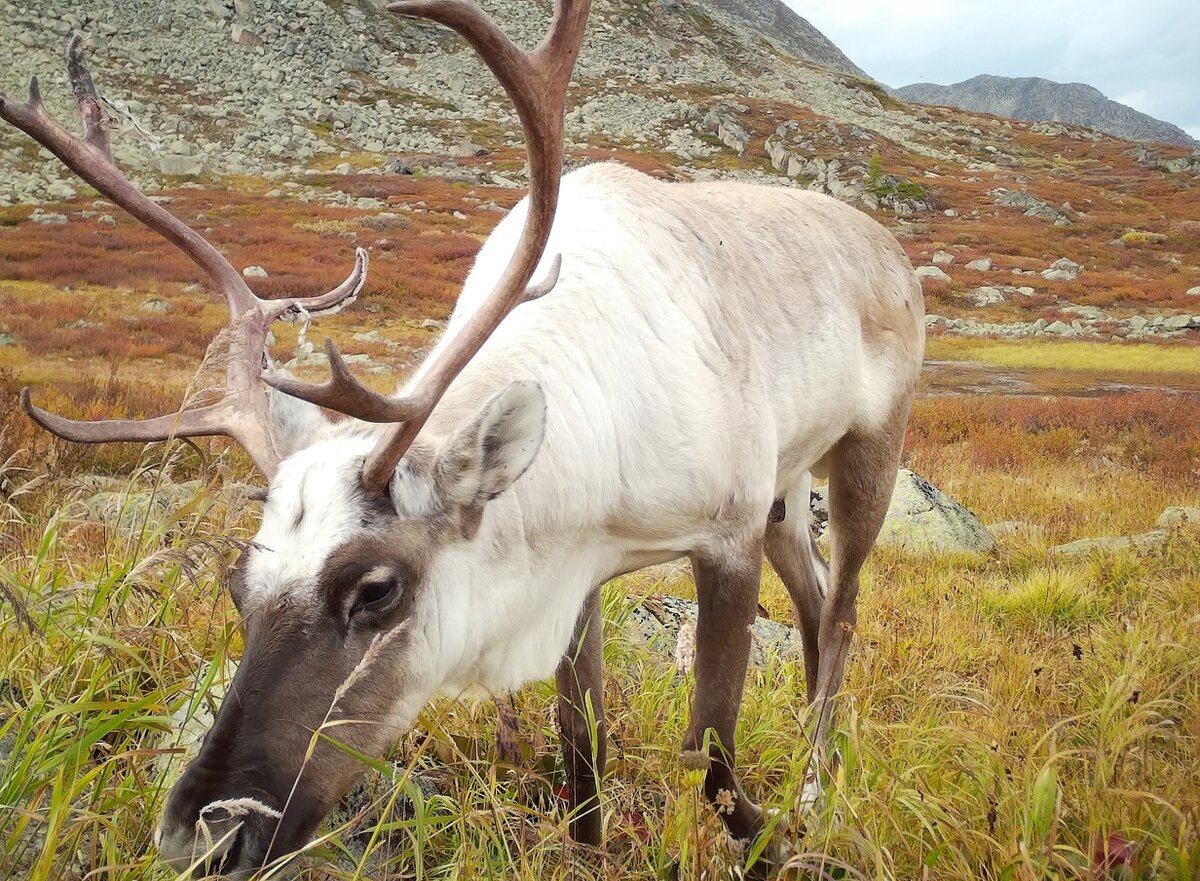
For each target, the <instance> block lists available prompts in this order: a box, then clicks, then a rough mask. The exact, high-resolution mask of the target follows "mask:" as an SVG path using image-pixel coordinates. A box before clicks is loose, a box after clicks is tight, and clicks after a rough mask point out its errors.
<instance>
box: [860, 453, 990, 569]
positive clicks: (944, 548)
mask: <svg viewBox="0 0 1200 881" xmlns="http://www.w3.org/2000/svg"><path fill="white" fill-rule="evenodd" d="M879 543H880V544H884V545H896V546H901V547H904V548H907V549H908V550H912V551H925V552H928V551H932V552H957V551H969V552H974V553H988V552H990V551H992V550H993V549H994V548H995V547H996V540H995V539H994V538H992V536H991V534H990V533H989V532H988V531H987V528H986V527H985V526H984V525H983V524H982V523H981V522H980V521H979V518H978V517H976V516H975V515H974V514H972V513H971V512H970V511H968V510H967V509H966V508H964V507H963V506H962V505H960V504H959V503H958V502H956V501H954V500H953V499H952V498H950V497H949V496H947V495H946V494H945V493H943V492H942V491H941V490H939V489H938V488H937V487H935V486H933V484H931V483H930V482H929V481H927V480H925V478H923V477H921V476H920V475H918V474H915V473H913V472H912V471H909V470H908V469H907V468H902V469H900V472H899V473H898V474H897V475H896V486H895V489H894V490H893V493H892V500H891V503H890V504H889V505H888V512H887V517H886V518H885V519H884V522H883V529H881V530H880V533H879Z"/></svg>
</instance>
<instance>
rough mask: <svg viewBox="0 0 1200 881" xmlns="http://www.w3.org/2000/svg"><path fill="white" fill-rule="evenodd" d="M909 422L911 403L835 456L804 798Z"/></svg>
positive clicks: (853, 437)
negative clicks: (826, 579)
mask: <svg viewBox="0 0 1200 881" xmlns="http://www.w3.org/2000/svg"><path fill="white" fill-rule="evenodd" d="M907 421H908V401H905V402H903V404H902V405H901V406H899V407H897V408H896V412H895V413H894V414H893V417H892V419H891V420H889V422H888V423H887V424H886V425H885V426H884V428H882V429H880V430H878V431H876V432H874V433H870V434H862V433H854V434H849V435H846V436H845V437H843V438H842V439H841V440H840V441H838V443H837V444H836V445H835V446H834V448H833V450H832V451H831V454H830V456H829V461H830V472H829V526H830V539H831V543H832V555H831V561H832V574H831V578H830V588H829V593H828V595H827V596H826V597H825V604H824V606H823V607H822V610H821V624H820V634H819V637H818V649H819V652H820V662H819V665H818V670H817V688H816V694H815V696H814V699H813V708H814V710H815V711H816V713H817V725H816V730H815V731H814V733H813V753H812V760H811V761H810V763H809V769H808V775H807V780H806V785H805V794H804V796H803V801H804V802H806V803H811V801H812V800H813V799H815V795H816V793H817V792H819V783H818V781H819V779H820V777H819V775H820V772H821V771H822V770H827V762H826V750H827V746H828V740H829V730H830V727H831V725H832V721H831V720H832V716H833V701H834V696H835V695H836V694H837V693H838V691H839V690H840V689H841V686H842V674H843V672H844V670H845V666H846V653H847V651H848V650H849V648H850V640H851V638H852V636H853V634H854V627H855V625H856V624H857V622H858V613H857V611H856V608H855V603H856V601H857V599H858V589H859V573H860V572H861V571H862V566H863V563H864V562H865V561H866V559H867V555H868V554H869V553H870V551H871V548H872V546H874V544H875V539H876V537H877V536H878V535H879V529H880V527H881V526H882V525H883V518H884V515H886V514H887V509H888V504H889V503H890V501H891V498H892V490H893V487H894V486H895V483H896V468H897V467H898V465H899V462H900V451H901V448H902V446H903V442H904V428H905V425H906V424H907Z"/></svg>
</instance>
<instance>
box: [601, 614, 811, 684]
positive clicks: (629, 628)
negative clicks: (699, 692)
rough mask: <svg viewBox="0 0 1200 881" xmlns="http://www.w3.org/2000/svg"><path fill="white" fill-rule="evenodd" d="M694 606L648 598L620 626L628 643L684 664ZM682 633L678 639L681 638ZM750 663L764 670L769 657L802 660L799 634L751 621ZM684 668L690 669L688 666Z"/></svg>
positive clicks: (764, 620)
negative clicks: (775, 656)
mask: <svg viewBox="0 0 1200 881" xmlns="http://www.w3.org/2000/svg"><path fill="white" fill-rule="evenodd" d="M695 628H696V604H695V603H694V602H691V601H690V600H684V599H680V598H679V597H674V596H650V597H647V598H646V599H644V600H642V602H641V603H639V604H638V605H637V606H634V608H633V610H632V611H631V612H630V615H629V618H628V619H627V620H626V622H625V625H624V628H623V629H624V632H625V633H626V634H628V638H629V641H630V642H633V643H635V644H638V645H644V646H646V647H647V648H649V649H650V650H651V652H652V654H653V655H655V656H657V657H658V658H659V659H661V660H662V661H663V662H664V663H668V664H671V663H677V662H679V661H687V660H690V658H689V654H690V653H689V651H688V648H689V646H688V643H689V641H690V642H691V647H692V649H693V651H694V645H695V632H696V631H695ZM681 632H682V636H681ZM750 640H751V643H750V644H751V648H750V663H751V664H753V665H754V666H756V667H764V666H766V664H767V661H768V659H769V658H770V657H771V656H772V655H779V656H780V657H783V658H787V659H793V660H795V659H800V658H802V657H803V645H802V643H801V640H800V631H799V630H797V629H796V628H795V627H792V626H791V625H789V624H782V623H780V622H778V621H771V620H769V619H767V618H755V620H754V623H753V624H751V625H750ZM681 666H685V669H686V668H687V667H690V663H689V664H686V665H682V664H681Z"/></svg>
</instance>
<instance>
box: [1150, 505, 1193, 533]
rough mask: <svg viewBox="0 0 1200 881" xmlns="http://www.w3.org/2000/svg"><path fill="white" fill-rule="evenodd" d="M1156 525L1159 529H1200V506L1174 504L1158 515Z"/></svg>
mask: <svg viewBox="0 0 1200 881" xmlns="http://www.w3.org/2000/svg"><path fill="white" fill-rule="evenodd" d="M1154 525H1155V526H1157V527H1158V528H1159V529H1182V528H1188V529H1200V508H1185V507H1182V506H1178V505H1176V506H1172V507H1170V508H1167V509H1166V510H1164V511H1163V512H1162V513H1161V514H1159V515H1158V520H1156V521H1155V523H1154Z"/></svg>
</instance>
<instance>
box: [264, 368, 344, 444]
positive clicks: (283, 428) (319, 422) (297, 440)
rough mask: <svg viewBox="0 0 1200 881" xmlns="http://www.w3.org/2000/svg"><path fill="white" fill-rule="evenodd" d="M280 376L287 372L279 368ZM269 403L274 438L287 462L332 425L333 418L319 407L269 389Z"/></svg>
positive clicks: (277, 371) (277, 370) (272, 436)
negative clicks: (289, 457)
mask: <svg viewBox="0 0 1200 881" xmlns="http://www.w3.org/2000/svg"><path fill="white" fill-rule="evenodd" d="M276 373H277V374H278V373H286V371H283V370H280V369H278V368H277V369H276ZM267 403H268V406H269V407H270V422H271V438H272V439H273V440H274V441H275V445H276V447H277V448H278V450H279V455H280V456H282V457H283V458H285V459H286V458H287V457H288V456H290V455H292V454H293V453H297V452H299V451H300V450H303V449H304V448H305V447H307V446H308V445H309V444H311V443H312V442H313V441H314V440H316V438H317V435H318V434H319V433H320V432H321V430H322V429H324V428H325V427H326V426H328V425H330V421H329V419H327V418H326V417H325V414H324V413H322V412H321V408H320V407H318V406H317V405H316V404H310V403H308V401H302V400H300V399H299V398H293V397H292V396H291V395H285V394H284V393H283V392H278V391H275V389H273V388H269V387H268V388H267Z"/></svg>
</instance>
